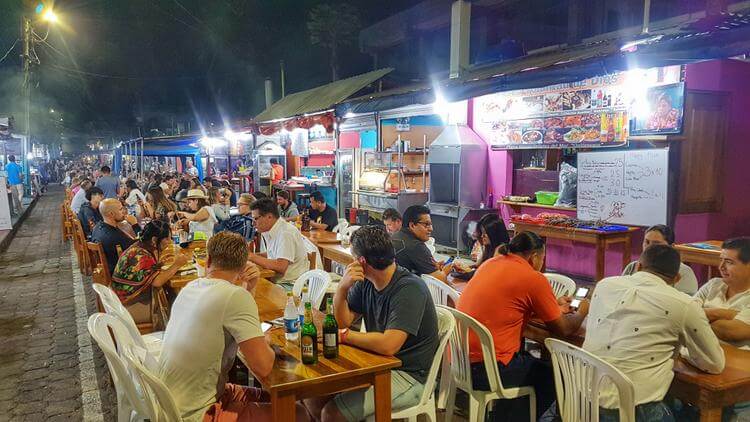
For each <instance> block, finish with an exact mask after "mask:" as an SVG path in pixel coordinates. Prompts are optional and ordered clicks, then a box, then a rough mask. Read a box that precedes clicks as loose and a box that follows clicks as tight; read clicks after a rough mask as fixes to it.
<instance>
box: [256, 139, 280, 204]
mask: <svg viewBox="0 0 750 422" xmlns="http://www.w3.org/2000/svg"><path fill="white" fill-rule="evenodd" d="M254 153H255V157H254V159H253V175H254V180H255V191H260V192H263V193H265V194H266V195H271V190H272V189H271V181H272V178H273V177H272V173H271V172H272V169H271V159H272V158H275V159H276V160H277V161H278V163H279V165H281V166H282V167H284V178H286V177H287V170H286V168H287V167H286V150H285V149H284V148H282V147H281V146H279V145H278V144H276V143H275V142H272V141H270V140H269V141H266V142H263V143H262V144H260V145H258V146H257V147H256V148H255V151H254Z"/></svg>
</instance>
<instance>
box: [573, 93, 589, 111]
mask: <svg viewBox="0 0 750 422" xmlns="http://www.w3.org/2000/svg"><path fill="white" fill-rule="evenodd" d="M572 94H573V95H571V97H570V106H571V109H572V110H584V109H587V108H589V107H590V106H591V90H590V89H589V90H583V91H575V92H573V93H572Z"/></svg>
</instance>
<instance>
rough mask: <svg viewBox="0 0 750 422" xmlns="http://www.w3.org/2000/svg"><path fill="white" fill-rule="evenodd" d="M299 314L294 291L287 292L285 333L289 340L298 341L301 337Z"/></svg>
mask: <svg viewBox="0 0 750 422" xmlns="http://www.w3.org/2000/svg"><path fill="white" fill-rule="evenodd" d="M299 327H300V325H299V316H298V315H297V307H296V306H295V305H294V295H293V294H292V292H287V294H286V308H284V334H285V336H286V339H287V341H297V339H298V338H299Z"/></svg>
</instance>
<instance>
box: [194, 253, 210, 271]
mask: <svg viewBox="0 0 750 422" xmlns="http://www.w3.org/2000/svg"><path fill="white" fill-rule="evenodd" d="M207 256H208V253H207V252H206V250H205V249H196V250H194V251H193V263H194V264H195V270H196V271H197V272H198V277H205V275H206V258H207Z"/></svg>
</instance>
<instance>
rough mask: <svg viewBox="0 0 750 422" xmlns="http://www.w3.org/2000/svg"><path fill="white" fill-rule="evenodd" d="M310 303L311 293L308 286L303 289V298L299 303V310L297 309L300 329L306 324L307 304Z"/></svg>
mask: <svg viewBox="0 0 750 422" xmlns="http://www.w3.org/2000/svg"><path fill="white" fill-rule="evenodd" d="M309 301H310V293H308V291H307V286H305V287H303V288H302V297H301V299H300V301H299V308H297V315H298V316H299V326H300V329H301V328H302V325H303V324H304V323H305V303H307V302H309Z"/></svg>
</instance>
